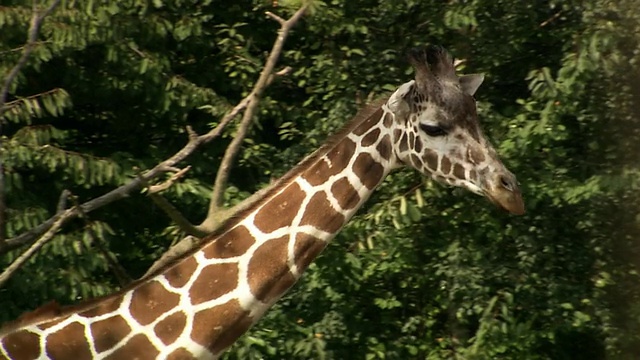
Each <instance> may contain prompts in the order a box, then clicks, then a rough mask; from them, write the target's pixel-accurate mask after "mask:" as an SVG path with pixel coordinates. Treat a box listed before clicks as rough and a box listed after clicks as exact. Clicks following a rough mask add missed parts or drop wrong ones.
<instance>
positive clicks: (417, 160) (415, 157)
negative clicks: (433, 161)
mask: <svg viewBox="0 0 640 360" xmlns="http://www.w3.org/2000/svg"><path fill="white" fill-rule="evenodd" d="M411 162H412V163H413V166H415V168H416V169H418V170H421V169H422V167H423V166H424V163H423V162H422V159H420V157H419V156H418V155H416V154H411Z"/></svg>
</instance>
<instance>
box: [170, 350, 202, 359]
mask: <svg viewBox="0 0 640 360" xmlns="http://www.w3.org/2000/svg"><path fill="white" fill-rule="evenodd" d="M167 360H197V358H196V357H195V356H193V354H192V353H191V352H190V351H188V350H187V349H185V348H178V349H175V350H173V351H172V352H171V354H169V355H168V356H167Z"/></svg>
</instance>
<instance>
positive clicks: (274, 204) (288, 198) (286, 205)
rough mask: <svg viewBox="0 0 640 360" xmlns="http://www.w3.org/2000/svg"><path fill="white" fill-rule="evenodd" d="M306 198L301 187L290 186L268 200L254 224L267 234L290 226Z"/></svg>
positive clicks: (292, 184)
mask: <svg viewBox="0 0 640 360" xmlns="http://www.w3.org/2000/svg"><path fill="white" fill-rule="evenodd" d="M305 196H306V194H305V193H304V192H303V191H302V189H300V185H298V184H296V183H291V184H289V185H288V186H287V187H286V188H285V189H284V190H283V191H282V192H281V193H280V194H278V195H276V196H275V197H273V199H270V200H268V202H267V203H266V204H265V205H264V206H263V207H262V208H261V209H260V210H259V211H258V213H257V214H256V217H255V220H254V222H253V223H254V225H255V226H256V227H257V228H258V229H260V231H262V232H265V233H270V232H273V231H275V230H278V229H280V228H281V227H284V226H287V225H290V224H291V222H292V221H293V218H294V217H295V216H296V213H297V212H298V209H299V208H300V205H302V201H303V200H304V198H305ZM240 235H241V234H240ZM218 241H219V240H218Z"/></svg>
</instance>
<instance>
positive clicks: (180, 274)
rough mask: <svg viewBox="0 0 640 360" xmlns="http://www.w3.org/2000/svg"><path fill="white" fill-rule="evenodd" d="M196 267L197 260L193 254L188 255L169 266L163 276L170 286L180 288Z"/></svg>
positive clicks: (187, 280)
mask: <svg viewBox="0 0 640 360" xmlns="http://www.w3.org/2000/svg"><path fill="white" fill-rule="evenodd" d="M205 249H206V248H205ZM205 256H206V251H205ZM197 268H198V262H197V261H196V259H195V258H194V257H193V256H190V257H188V258H186V259H184V260H182V261H180V262H179V263H177V264H175V265H174V266H172V267H171V268H169V270H167V271H166V272H165V273H164V278H165V279H167V282H169V284H170V285H171V286H173V287H175V288H181V287H183V286H185V285H186V284H187V283H188V282H189V280H190V279H191V276H192V275H193V272H194V271H196V269H197Z"/></svg>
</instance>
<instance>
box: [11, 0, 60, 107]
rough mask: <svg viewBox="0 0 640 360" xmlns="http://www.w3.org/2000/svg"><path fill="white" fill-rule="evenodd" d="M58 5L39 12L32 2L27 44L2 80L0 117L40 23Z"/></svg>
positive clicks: (53, 3)
mask: <svg viewBox="0 0 640 360" xmlns="http://www.w3.org/2000/svg"><path fill="white" fill-rule="evenodd" d="M59 3H60V0H53V2H51V4H50V5H49V7H48V8H46V9H44V11H39V10H38V5H37V1H36V0H34V1H33V5H32V8H33V15H32V16H31V21H30V23H29V31H28V35H27V43H26V44H25V46H24V49H23V51H22V55H21V56H20V58H19V59H18V62H17V63H16V65H15V66H14V67H13V68H11V70H10V71H9V73H8V74H7V76H6V77H5V79H4V83H3V84H2V88H0V115H2V113H3V112H4V104H5V102H6V101H7V96H8V95H9V87H10V86H11V84H12V83H13V81H14V80H15V78H16V76H18V73H19V72H20V70H21V69H22V67H24V65H25V64H26V63H27V60H28V59H29V56H30V55H31V52H32V51H33V48H34V45H35V44H36V40H37V38H38V32H39V31H40V26H41V25H42V21H43V20H44V18H45V17H46V16H47V15H49V14H50V13H51V12H52V11H53V9H55V8H56V6H58V4H59Z"/></svg>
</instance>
